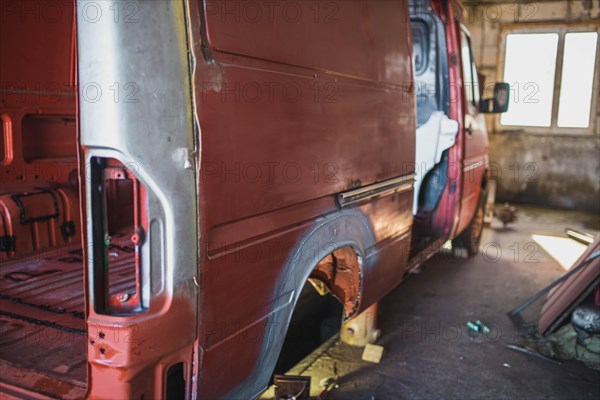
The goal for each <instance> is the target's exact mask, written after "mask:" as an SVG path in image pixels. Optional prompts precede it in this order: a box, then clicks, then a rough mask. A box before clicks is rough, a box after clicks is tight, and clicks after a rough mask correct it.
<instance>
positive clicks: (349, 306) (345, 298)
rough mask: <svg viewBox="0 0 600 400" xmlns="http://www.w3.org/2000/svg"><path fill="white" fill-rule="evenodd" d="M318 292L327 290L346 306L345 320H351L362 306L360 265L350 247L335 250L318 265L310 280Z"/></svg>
mask: <svg viewBox="0 0 600 400" xmlns="http://www.w3.org/2000/svg"><path fill="white" fill-rule="evenodd" d="M309 281H310V283H311V284H312V285H313V286H315V288H316V289H317V291H319V292H320V293H323V290H324V288H326V289H327V290H328V291H329V292H330V293H331V294H332V295H333V297H335V298H336V299H338V300H339V301H340V302H341V303H342V304H343V305H344V318H345V319H347V318H350V317H351V316H353V315H354V314H355V312H356V310H357V309H358V306H359V304H360V286H361V285H360V263H359V259H358V256H357V254H356V253H355V252H354V250H353V249H352V248H350V247H344V248H341V249H339V250H335V251H334V252H333V253H331V254H329V255H328V256H327V257H325V258H323V259H322V260H321V261H319V263H318V264H317V267H316V268H315V269H314V271H313V272H312V274H311V275H310V278H309Z"/></svg>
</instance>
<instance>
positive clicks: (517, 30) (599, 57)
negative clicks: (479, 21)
mask: <svg viewBox="0 0 600 400" xmlns="http://www.w3.org/2000/svg"><path fill="white" fill-rule="evenodd" d="M574 32H597V33H598V40H597V42H596V65H595V67H594V78H593V79H594V81H593V84H592V102H591V106H590V124H589V126H588V127H587V128H568V127H559V126H558V124H557V120H558V103H559V100H560V85H561V81H562V67H563V53H564V48H565V35H566V34H567V33H574ZM528 33H530V34H535V33H557V34H558V48H557V50H556V72H555V74H554V96H553V98H552V110H551V115H552V119H551V123H550V126H549V127H545V126H524V125H502V124H501V123H500V117H499V116H497V117H496V118H495V124H494V127H495V131H496V132H515V133H521V132H522V133H533V134H554V135H561V134H562V135H568V136H577V135H581V136H590V135H593V134H596V135H600V131H599V129H598V128H600V121H599V119H600V116H599V113H600V110H598V107H599V106H600V104H599V101H598V97H599V96H598V94H599V92H600V27H598V24H597V23H594V22H593V21H592V22H581V23H575V24H568V25H567V24H557V23H555V22H548V23H545V22H538V23H535V24H532V23H525V24H508V25H504V26H503V27H502V29H501V30H500V38H499V39H500V46H499V47H498V60H499V61H500V62H499V63H498V69H497V71H496V72H497V75H496V76H497V77H498V79H497V80H498V81H499V82H501V81H502V80H503V79H504V64H505V63H506V37H507V36H508V35H511V34H528ZM519 90H520V91H521V94H522V93H523V88H519ZM512 94H513V90H512V88H511V95H512ZM521 97H522V95H521ZM509 107H510V106H509Z"/></svg>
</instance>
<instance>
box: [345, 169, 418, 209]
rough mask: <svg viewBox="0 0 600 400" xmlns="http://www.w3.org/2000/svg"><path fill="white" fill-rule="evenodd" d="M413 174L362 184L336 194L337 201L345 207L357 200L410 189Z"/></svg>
mask: <svg viewBox="0 0 600 400" xmlns="http://www.w3.org/2000/svg"><path fill="white" fill-rule="evenodd" d="M414 178H415V174H412V173H411V174H407V175H402V176H399V177H397V178H393V179H389V180H387V181H383V182H377V183H374V184H372V185H368V186H363V187H361V188H358V189H352V190H349V191H347V192H343V193H340V194H338V203H339V204H340V206H342V207H345V206H347V205H350V204H354V203H357V202H359V201H364V200H370V199H373V198H376V197H384V196H389V195H391V194H394V193H399V192H404V191H407V190H410V189H411V188H412V187H413V184H414Z"/></svg>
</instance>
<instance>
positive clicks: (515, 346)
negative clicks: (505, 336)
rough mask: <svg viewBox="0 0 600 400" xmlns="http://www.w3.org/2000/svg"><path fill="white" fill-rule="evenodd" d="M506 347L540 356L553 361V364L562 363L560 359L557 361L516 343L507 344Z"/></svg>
mask: <svg viewBox="0 0 600 400" xmlns="http://www.w3.org/2000/svg"><path fill="white" fill-rule="evenodd" d="M506 347H507V348H509V349H511V350H515V351H518V352H519V353H525V354H529V355H530V356H534V357H537V358H541V359H542V360H546V361H550V362H551V363H554V364H558V365H562V363H561V362H560V361H557V360H555V359H553V358H550V357H546V356H544V355H542V354H540V353H538V352H535V351H533V350H530V349H528V348H526V347H521V346H517V345H516V344H507V345H506Z"/></svg>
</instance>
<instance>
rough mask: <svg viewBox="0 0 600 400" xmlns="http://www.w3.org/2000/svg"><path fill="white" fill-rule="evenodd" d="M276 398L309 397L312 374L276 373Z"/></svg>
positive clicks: (274, 378) (289, 399)
mask: <svg viewBox="0 0 600 400" xmlns="http://www.w3.org/2000/svg"><path fill="white" fill-rule="evenodd" d="M273 385H274V386H275V398H276V399H278V400H296V399H308V398H309V396H310V376H292V375H275V376H273Z"/></svg>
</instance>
